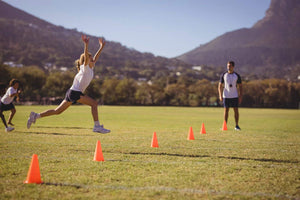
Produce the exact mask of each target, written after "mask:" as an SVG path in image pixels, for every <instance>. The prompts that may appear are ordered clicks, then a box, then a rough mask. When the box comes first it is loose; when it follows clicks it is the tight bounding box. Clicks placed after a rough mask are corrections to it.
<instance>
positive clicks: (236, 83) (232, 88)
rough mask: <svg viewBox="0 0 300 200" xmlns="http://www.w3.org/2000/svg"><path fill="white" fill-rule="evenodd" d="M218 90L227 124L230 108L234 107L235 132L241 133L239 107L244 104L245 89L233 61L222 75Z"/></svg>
mask: <svg viewBox="0 0 300 200" xmlns="http://www.w3.org/2000/svg"><path fill="white" fill-rule="evenodd" d="M238 88H239V92H238ZM222 89H223V92H222ZM218 90H219V98H220V101H222V102H223V104H224V120H225V121H226V123H227V120H228V113H229V108H230V107H232V108H233V110H234V119H235V130H238V131H240V130H241V128H240V127H239V110H238V106H239V104H240V103H241V102H242V95H243V87H242V79H241V77H240V75H239V74H238V73H236V72H234V62H233V61H229V62H228V63H227V72H224V73H223V74H222V75H221V78H220V82H219V87H218Z"/></svg>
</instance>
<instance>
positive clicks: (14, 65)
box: [3, 61, 23, 67]
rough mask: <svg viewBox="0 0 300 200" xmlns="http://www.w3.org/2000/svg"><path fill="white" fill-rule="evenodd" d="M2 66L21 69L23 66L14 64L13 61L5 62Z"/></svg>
mask: <svg viewBox="0 0 300 200" xmlns="http://www.w3.org/2000/svg"><path fill="white" fill-rule="evenodd" d="M3 64H4V65H8V66H10V67H23V64H20V63H15V62H14V61H6V62H4V63H3Z"/></svg>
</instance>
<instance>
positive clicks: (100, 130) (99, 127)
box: [93, 125, 110, 134]
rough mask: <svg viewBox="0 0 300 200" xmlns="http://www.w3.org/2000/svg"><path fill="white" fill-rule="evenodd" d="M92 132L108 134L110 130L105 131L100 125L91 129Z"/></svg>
mask: <svg viewBox="0 0 300 200" xmlns="http://www.w3.org/2000/svg"><path fill="white" fill-rule="evenodd" d="M93 131H94V132H97V133H104V134H105V133H110V130H108V129H105V128H104V127H103V125H100V126H94V128H93Z"/></svg>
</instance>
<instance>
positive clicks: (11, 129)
mask: <svg viewBox="0 0 300 200" xmlns="http://www.w3.org/2000/svg"><path fill="white" fill-rule="evenodd" d="M14 129H15V128H14V127H10V126H8V127H7V128H5V132H10V131H13V130H14Z"/></svg>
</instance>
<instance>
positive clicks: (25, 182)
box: [23, 181, 44, 184]
mask: <svg viewBox="0 0 300 200" xmlns="http://www.w3.org/2000/svg"><path fill="white" fill-rule="evenodd" d="M23 183H24V184H33V183H35V184H42V183H44V182H43V181H38V182H31V181H24V182H23Z"/></svg>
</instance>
